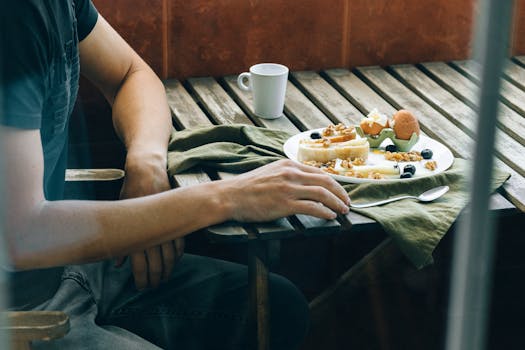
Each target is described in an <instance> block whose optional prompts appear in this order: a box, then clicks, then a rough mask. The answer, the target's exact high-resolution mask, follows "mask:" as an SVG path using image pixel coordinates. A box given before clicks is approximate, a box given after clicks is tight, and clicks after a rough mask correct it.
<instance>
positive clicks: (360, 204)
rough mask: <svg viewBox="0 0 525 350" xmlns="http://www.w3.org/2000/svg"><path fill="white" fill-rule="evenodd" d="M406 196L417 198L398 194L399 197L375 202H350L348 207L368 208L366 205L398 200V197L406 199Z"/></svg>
mask: <svg viewBox="0 0 525 350" xmlns="http://www.w3.org/2000/svg"><path fill="white" fill-rule="evenodd" d="M407 198H414V199H417V197H415V196H400V197H393V198H388V199H383V200H381V201H377V202H369V203H350V207H352V208H368V207H373V206H376V205H383V204H386V203H390V202H395V201H398V200H400V199H407Z"/></svg>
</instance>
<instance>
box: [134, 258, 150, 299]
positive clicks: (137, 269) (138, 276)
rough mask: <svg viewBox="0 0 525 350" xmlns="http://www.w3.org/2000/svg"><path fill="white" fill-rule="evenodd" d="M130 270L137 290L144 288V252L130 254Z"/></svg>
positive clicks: (146, 281) (145, 285) (145, 283)
mask: <svg viewBox="0 0 525 350" xmlns="http://www.w3.org/2000/svg"><path fill="white" fill-rule="evenodd" d="M131 269H132V270H133V278H134V279H135V286H136V287H137V289H138V290H142V289H144V288H146V287H147V286H148V263H147V261H146V255H145V253H144V252H139V253H134V254H131Z"/></svg>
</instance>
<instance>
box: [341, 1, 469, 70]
mask: <svg viewBox="0 0 525 350" xmlns="http://www.w3.org/2000/svg"><path fill="white" fill-rule="evenodd" d="M472 13H473V1H472V0H454V1H444V0H426V1H420V0H389V1H370V0H351V1H350V18H349V22H350V28H349V44H348V48H349V57H350V60H349V64H350V66H361V65H371V64H373V65H375V64H377V65H387V64H395V63H415V62H422V61H434V60H451V59H464V58H466V57H468V55H469V52H470V39H471V32H472V31H471V22H472V17H473V16H472Z"/></svg>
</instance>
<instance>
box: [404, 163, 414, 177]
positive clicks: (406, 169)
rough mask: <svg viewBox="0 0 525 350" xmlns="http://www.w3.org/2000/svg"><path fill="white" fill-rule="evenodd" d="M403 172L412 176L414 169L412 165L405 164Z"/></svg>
mask: <svg viewBox="0 0 525 350" xmlns="http://www.w3.org/2000/svg"><path fill="white" fill-rule="evenodd" d="M403 172H404V173H410V174H412V175H414V174H415V173H416V167H415V166H414V165H413V164H407V165H405V167H404V168H403Z"/></svg>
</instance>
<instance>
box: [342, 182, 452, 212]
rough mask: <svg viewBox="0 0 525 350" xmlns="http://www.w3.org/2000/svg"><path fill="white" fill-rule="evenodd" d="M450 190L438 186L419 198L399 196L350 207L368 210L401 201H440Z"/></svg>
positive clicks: (352, 204) (351, 204)
mask: <svg viewBox="0 0 525 350" xmlns="http://www.w3.org/2000/svg"><path fill="white" fill-rule="evenodd" d="M448 190H449V187H448V186H438V187H434V188H431V189H430V190H427V191H425V192H423V193H421V194H420V195H419V196H399V197H393V198H388V199H383V200H380V201H377V202H369V203H350V207H351V208H368V207H374V206H376V205H383V204H386V203H390V202H395V201H398V200H401V199H417V200H418V201H420V202H431V201H433V200H435V199H438V198H439V197H441V196H442V195H444V194H445V193H447V192H448Z"/></svg>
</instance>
